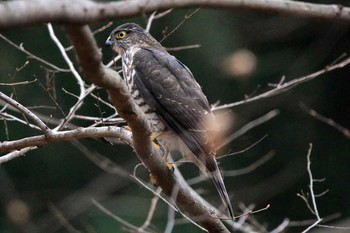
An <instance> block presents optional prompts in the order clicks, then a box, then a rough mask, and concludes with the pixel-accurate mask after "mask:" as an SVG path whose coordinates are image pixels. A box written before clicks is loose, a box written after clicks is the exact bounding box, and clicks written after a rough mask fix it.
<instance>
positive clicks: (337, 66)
mask: <svg viewBox="0 0 350 233" xmlns="http://www.w3.org/2000/svg"><path fill="white" fill-rule="evenodd" d="M349 63H350V57H348V58H347V59H345V60H343V61H341V62H339V63H337V64H334V65H330V66H326V67H325V68H324V69H322V70H319V71H317V72H314V73H312V74H309V75H306V76H303V77H300V78H296V79H293V80H291V81H289V82H286V83H284V84H280V85H277V86H276V88H274V89H272V90H269V91H266V92H264V93H262V94H260V95H257V96H255V97H252V98H249V99H245V100H241V101H237V102H235V103H231V104H224V105H221V106H216V107H213V108H212V110H213V111H217V110H221V109H226V108H232V107H236V106H239V105H242V104H247V103H251V102H254V101H257V100H261V99H265V98H269V97H272V96H275V95H278V94H281V93H283V92H286V91H288V90H290V89H292V88H294V87H296V86H298V85H300V84H302V83H304V82H308V81H311V80H313V79H315V78H317V77H319V76H320V75H322V74H325V73H328V72H330V71H333V70H336V69H340V68H343V67H345V66H347V65H349Z"/></svg>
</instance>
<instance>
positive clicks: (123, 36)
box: [115, 31, 127, 40]
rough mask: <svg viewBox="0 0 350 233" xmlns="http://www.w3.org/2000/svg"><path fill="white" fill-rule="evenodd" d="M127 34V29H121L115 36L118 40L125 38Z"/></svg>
mask: <svg viewBox="0 0 350 233" xmlns="http://www.w3.org/2000/svg"><path fill="white" fill-rule="evenodd" d="M126 34H127V33H126V31H119V32H117V33H116V34H115V38H117V39H118V40H119V39H123V38H125V37H126Z"/></svg>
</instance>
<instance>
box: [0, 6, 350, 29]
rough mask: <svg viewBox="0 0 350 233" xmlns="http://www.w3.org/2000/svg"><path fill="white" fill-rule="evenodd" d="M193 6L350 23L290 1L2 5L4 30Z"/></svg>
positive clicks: (344, 10) (324, 9)
mask: <svg viewBox="0 0 350 233" xmlns="http://www.w3.org/2000/svg"><path fill="white" fill-rule="evenodd" d="M189 7H206V8H225V9H231V10H237V9H244V10H255V11H264V12H268V13H277V14H284V15H291V16H297V17H304V18H313V19H323V20H330V21H335V20H336V21H341V22H346V23H350V8H349V7H343V6H341V5H325V4H314V3H305V2H297V1H289V0H285V1H275V0H264V1H261V0H152V1H150V0H130V1H118V2H106V3H99V2H92V1H89V0H74V1H71V0H60V1H56V0H54V1H49V0H33V1H25V0H18V1H9V2H7V1H5V2H1V3H0V29H3V28H10V27H14V26H24V25H33V24H39V23H47V22H54V23H89V22H94V21H96V20H106V19H115V18H126V17H131V16H135V15H140V14H142V13H148V12H153V11H155V10H166V9H170V8H189Z"/></svg>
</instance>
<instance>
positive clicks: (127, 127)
mask: <svg viewBox="0 0 350 233" xmlns="http://www.w3.org/2000/svg"><path fill="white" fill-rule="evenodd" d="M123 129H125V130H127V131H132V130H131V128H130V126H128V125H125V126H123Z"/></svg>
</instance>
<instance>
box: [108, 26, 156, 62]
mask: <svg viewBox="0 0 350 233" xmlns="http://www.w3.org/2000/svg"><path fill="white" fill-rule="evenodd" d="M105 45H106V46H111V47H112V49H113V50H114V51H116V52H117V53H118V54H120V55H122V54H123V53H124V52H125V51H126V50H127V49H129V48H130V47H132V46H137V47H140V48H150V47H152V48H162V46H161V45H160V44H159V42H158V41H157V40H156V39H154V38H153V37H152V36H151V35H150V34H149V33H148V32H146V31H145V30H144V29H143V28H142V27H140V26H139V25H137V24H134V23H126V24H123V25H120V26H118V27H116V28H115V29H114V30H113V31H112V32H111V34H110V35H109V37H108V38H107V40H106V42H105Z"/></svg>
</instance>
